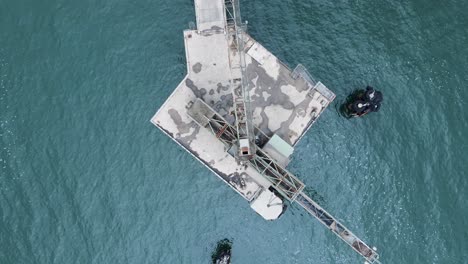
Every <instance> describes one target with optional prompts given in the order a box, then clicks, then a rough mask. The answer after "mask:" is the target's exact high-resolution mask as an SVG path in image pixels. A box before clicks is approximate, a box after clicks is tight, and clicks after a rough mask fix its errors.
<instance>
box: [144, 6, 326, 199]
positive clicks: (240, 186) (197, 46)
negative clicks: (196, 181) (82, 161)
mask: <svg viewBox="0 0 468 264" xmlns="http://www.w3.org/2000/svg"><path fill="white" fill-rule="evenodd" d="M220 2H221V1H203V0H196V1H195V7H196V14H197V30H186V31H184V33H183V34H184V42H185V49H186V61H187V76H186V77H185V78H184V79H183V80H182V82H181V83H180V84H179V85H178V86H177V88H176V89H175V91H174V92H173V93H172V95H171V96H170V97H169V98H168V99H167V101H166V102H165V103H164V104H163V106H162V107H161V108H160V109H159V111H158V112H157V113H156V114H155V115H154V117H153V118H152V119H151V121H152V122H153V123H154V124H155V125H156V126H157V127H159V128H160V129H162V130H163V131H164V132H165V133H166V134H168V135H169V136H170V137H171V138H172V139H174V140H175V141H176V142H177V143H179V144H180V145H182V146H183V147H184V148H185V149H186V150H188V151H189V152H190V153H192V154H193V155H194V157H196V158H197V159H198V160H200V161H201V162H202V163H203V164H205V165H206V166H207V167H209V168H210V169H211V170H212V171H213V172H214V173H215V174H216V175H218V176H219V177H220V178H222V179H223V180H224V181H225V182H227V183H228V184H229V185H230V186H231V187H233V188H234V189H235V190H236V191H237V192H238V193H239V194H241V195H242V196H243V197H244V198H245V199H247V200H248V201H251V200H252V199H253V198H254V197H255V195H256V194H257V193H258V192H259V191H260V190H261V189H268V187H270V186H271V183H270V182H269V181H267V180H266V179H265V178H264V177H263V176H262V175H261V174H260V173H259V172H257V171H256V170H254V169H252V168H250V167H247V168H246V167H245V166H242V165H239V164H238V163H237V161H236V160H235V159H234V158H233V157H232V156H231V155H229V154H228V153H227V152H226V149H225V148H224V145H223V144H222V143H221V142H219V141H217V140H216V139H215V138H214V137H213V135H212V134H210V133H209V132H208V131H205V130H204V129H200V127H199V126H198V125H197V124H196V123H195V122H194V121H193V120H192V119H191V118H190V117H189V116H188V115H187V108H186V107H187V105H188V104H189V103H190V102H194V101H195V100H196V99H197V98H200V99H201V100H203V101H204V102H206V103H207V104H208V105H209V106H210V107H212V108H213V109H214V110H215V111H217V112H218V113H219V114H221V115H222V116H223V118H224V119H226V120H227V121H228V122H231V123H234V115H233V101H232V89H233V88H235V87H237V86H238V85H240V84H239V83H237V82H236V81H237V80H238V79H239V78H241V72H240V69H239V70H237V68H236V67H235V65H233V64H235V63H236V62H237V61H238V57H237V56H239V55H238V54H237V51H236V50H235V49H233V48H232V45H233V40H232V39H231V38H229V36H228V35H226V24H225V14H224V9H223V8H224V7H223V5H220V4H219V3H220ZM243 36H245V37H244V40H243V41H244V44H245V45H244V46H245V54H246V55H245V60H246V72H245V73H246V77H247V79H248V80H247V81H248V89H249V92H250V98H251V108H252V112H253V123H254V125H255V126H256V127H258V128H259V129H260V130H261V131H262V132H263V133H264V134H265V135H267V136H272V135H273V134H276V135H278V136H279V137H281V138H282V139H283V140H285V141H286V142H288V143H289V144H290V145H295V144H296V143H297V142H298V140H299V139H300V138H301V136H302V135H303V134H304V133H305V132H306V131H307V130H308V128H309V127H310V126H311V125H312V124H313V123H314V121H315V120H316V119H317V117H318V116H319V115H320V114H321V113H322V112H323V111H324V110H325V108H326V107H327V106H328V105H329V103H330V102H331V101H332V100H333V99H334V95H333V93H331V92H330V91H329V90H328V89H326V87H324V86H323V85H322V84H321V83H316V82H315V81H314V80H313V79H312V78H310V76H306V75H308V74H307V72H306V71H304V69H303V68H301V67H299V68H298V70H297V71H296V72H293V71H292V70H290V69H289V68H288V67H287V66H285V65H284V64H283V63H281V62H280V61H279V60H278V58H276V57H275V56H274V55H273V54H271V53H270V52H269V51H268V50H266V49H265V48H264V47H263V46H262V45H261V44H260V43H258V42H256V41H255V40H254V39H253V38H251V37H250V36H248V35H247V34H244V35H243Z"/></svg>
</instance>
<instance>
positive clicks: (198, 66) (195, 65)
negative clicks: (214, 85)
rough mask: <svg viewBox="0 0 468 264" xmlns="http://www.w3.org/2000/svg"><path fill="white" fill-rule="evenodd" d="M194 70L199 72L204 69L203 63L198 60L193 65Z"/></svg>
mask: <svg viewBox="0 0 468 264" xmlns="http://www.w3.org/2000/svg"><path fill="white" fill-rule="evenodd" d="M192 70H193V72H194V73H199V72H201V70H202V64H201V63H199V62H197V63H195V64H194V65H193V66H192Z"/></svg>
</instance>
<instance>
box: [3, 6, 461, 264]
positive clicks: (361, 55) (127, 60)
mask: <svg viewBox="0 0 468 264" xmlns="http://www.w3.org/2000/svg"><path fill="white" fill-rule="evenodd" d="M241 8H242V11H243V18H244V19H245V20H248V21H249V32H250V34H251V35H252V36H253V37H255V38H256V39H257V40H258V41H260V42H261V43H263V44H264V46H266V47H267V48H268V49H269V50H270V51H272V52H273V53H274V54H275V55H277V56H278V57H279V58H280V59H281V60H283V61H285V62H286V63H287V64H289V65H290V66H292V67H293V66H295V65H296V64H297V63H303V64H304V65H305V66H306V67H307V68H308V69H309V70H310V72H312V74H313V75H314V76H315V77H316V78H317V79H319V80H321V81H322V82H323V83H325V84H326V85H327V86H328V87H330V89H332V90H333V91H334V92H335V93H336V94H337V99H336V101H335V103H334V104H333V106H331V107H330V108H329V109H328V110H327V111H326V112H325V113H324V114H323V115H322V117H321V118H320V120H319V121H318V122H317V123H316V124H315V125H314V127H313V128H312V129H311V130H310V131H309V132H308V134H307V135H306V136H305V137H304V139H303V140H302V141H301V142H300V144H299V145H298V148H297V149H296V152H295V154H294V158H293V161H292V163H291V165H290V166H291V167H290V170H291V171H292V172H294V173H296V174H297V175H298V176H299V177H300V178H301V179H303V181H304V182H305V183H306V184H307V185H308V186H309V189H308V191H309V192H310V193H313V196H314V197H315V198H316V199H317V200H318V201H319V202H320V203H321V204H322V206H324V207H325V208H326V209H327V210H328V211H330V212H331V213H332V214H333V215H335V216H336V217H338V218H339V219H341V220H342V221H343V223H345V224H346V225H347V226H348V227H349V228H350V229H351V230H352V231H353V232H354V233H356V234H357V235H358V236H360V237H361V238H362V239H363V240H364V241H366V242H367V243H369V244H370V245H375V246H376V247H378V251H379V252H380V254H381V260H382V261H383V262H384V263H468V220H467V219H468V208H467V200H468V179H467V171H468V165H467V161H468V160H467V157H468V136H467V133H468V114H467V111H466V108H467V100H468V18H467V15H466V14H467V13H468V4H467V3H466V1H464V0H449V1H435V0H425V1H423V0H408V1H395V0H390V1H383V0H375V1H357V0H349V1H322V0H307V1H291V0H287V1H281V0H272V1H241ZM194 20H195V15H194V7H193V2H192V1H191V0H172V1H168V0H159V1H148V0H142V1H128V0H121V1H112V0H111V1H89V0H84V1H70V0H64V1H52V0H49V1H33V0H16V1H13V0H0V139H1V140H0V263H2V264H3V263H6V264H9V263H164V264H165V263H209V261H210V260H211V258H210V257H211V251H212V250H213V249H214V247H215V243H216V241H218V240H220V239H222V238H230V239H232V240H233V260H234V263H247V264H249V263H362V260H361V258H360V257H359V256H358V255H357V254H356V253H354V252H353V251H352V250H351V249H350V248H348V247H347V246H346V245H345V244H344V243H343V242H341V241H339V240H338V239H337V238H336V237H335V236H334V235H333V234H332V233H330V232H329V231H327V230H325V229H324V227H323V226H322V225H320V224H319V223H318V222H317V221H316V220H314V219H312V218H311V217H310V216H308V215H307V214H305V213H304V212H303V210H301V209H300V208H298V207H296V206H290V207H289V208H288V211H287V212H286V213H285V215H283V216H282V218H281V219H280V220H278V221H274V222H266V221H264V220H263V219H262V218H261V217H259V216H258V215H256V214H255V212H253V211H252V210H251V209H250V208H249V206H248V204H247V203H246V202H245V201H244V200H243V199H241V198H240V197H239V196H238V195H237V194H236V193H235V192H234V191H233V190H232V189H230V188H229V187H227V186H226V185H225V184H223V183H222V182H221V181H220V180H219V179H218V178H217V177H216V176H214V175H212V174H211V172H209V171H208V170H206V169H205V168H204V167H203V166H202V165H201V164H199V163H198V162H197V161H195V160H193V159H192V157H191V156H190V155H189V154H187V153H186V152H185V151H183V150H182V149H181V148H180V147H178V146H177V145H176V144H175V143H173V142H172V141H171V140H170V139H169V138H167V137H166V136H165V135H163V133H161V132H160V131H159V130H158V129H157V128H156V127H154V126H153V125H152V124H151V123H150V122H149V119H150V118H151V116H152V115H153V114H154V113H155V112H156V110H157V109H158V107H159V106H161V104H162V103H163V102H164V100H165V99H166V98H167V96H168V95H169V94H170V93H171V92H172V90H173V89H174V88H175V87H176V85H177V84H178V82H179V81H180V80H181V78H182V77H183V76H184V75H185V55H184V46H183V38H182V30H184V29H186V28H188V23H189V22H190V21H194ZM367 84H371V85H374V86H375V87H377V88H378V89H380V90H381V91H382V92H383V93H384V97H385V101H384V104H383V106H382V109H381V112H379V113H376V114H371V115H369V116H367V117H365V118H363V119H354V120H346V119H344V118H342V117H341V116H340V115H339V113H338V111H337V108H338V105H339V103H340V102H341V101H342V100H344V99H345V97H346V96H347V95H348V94H349V93H350V92H352V91H353V90H354V89H356V88H361V87H364V86H365V85H367Z"/></svg>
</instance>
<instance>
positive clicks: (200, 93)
mask: <svg viewBox="0 0 468 264" xmlns="http://www.w3.org/2000/svg"><path fill="white" fill-rule="evenodd" d="M185 85H186V86H187V87H188V88H189V89H190V90H192V92H193V93H194V94H195V96H196V97H197V98H200V99H202V100H204V98H203V97H204V96H205V95H206V89H205V88H201V89H198V87H197V86H196V85H195V84H194V83H193V81H192V80H190V79H189V78H187V79H186V80H185Z"/></svg>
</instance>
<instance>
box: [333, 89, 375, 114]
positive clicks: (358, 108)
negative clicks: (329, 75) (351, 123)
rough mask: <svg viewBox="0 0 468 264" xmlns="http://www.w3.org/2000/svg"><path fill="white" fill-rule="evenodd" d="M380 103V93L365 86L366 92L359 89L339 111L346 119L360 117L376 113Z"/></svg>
mask: <svg viewBox="0 0 468 264" xmlns="http://www.w3.org/2000/svg"><path fill="white" fill-rule="evenodd" d="M382 101H383V95H382V93H381V92H380V91H377V90H375V89H374V88H373V87H371V86H367V87H366V90H362V89H360V90H357V91H355V92H354V93H352V94H351V95H350V96H348V98H347V99H346V102H345V103H344V104H343V105H342V106H341V110H342V112H343V114H344V115H345V116H346V117H348V118H351V117H362V116H365V115H367V114H368V113H370V112H378V111H379V110H380V104H381V103H382Z"/></svg>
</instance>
